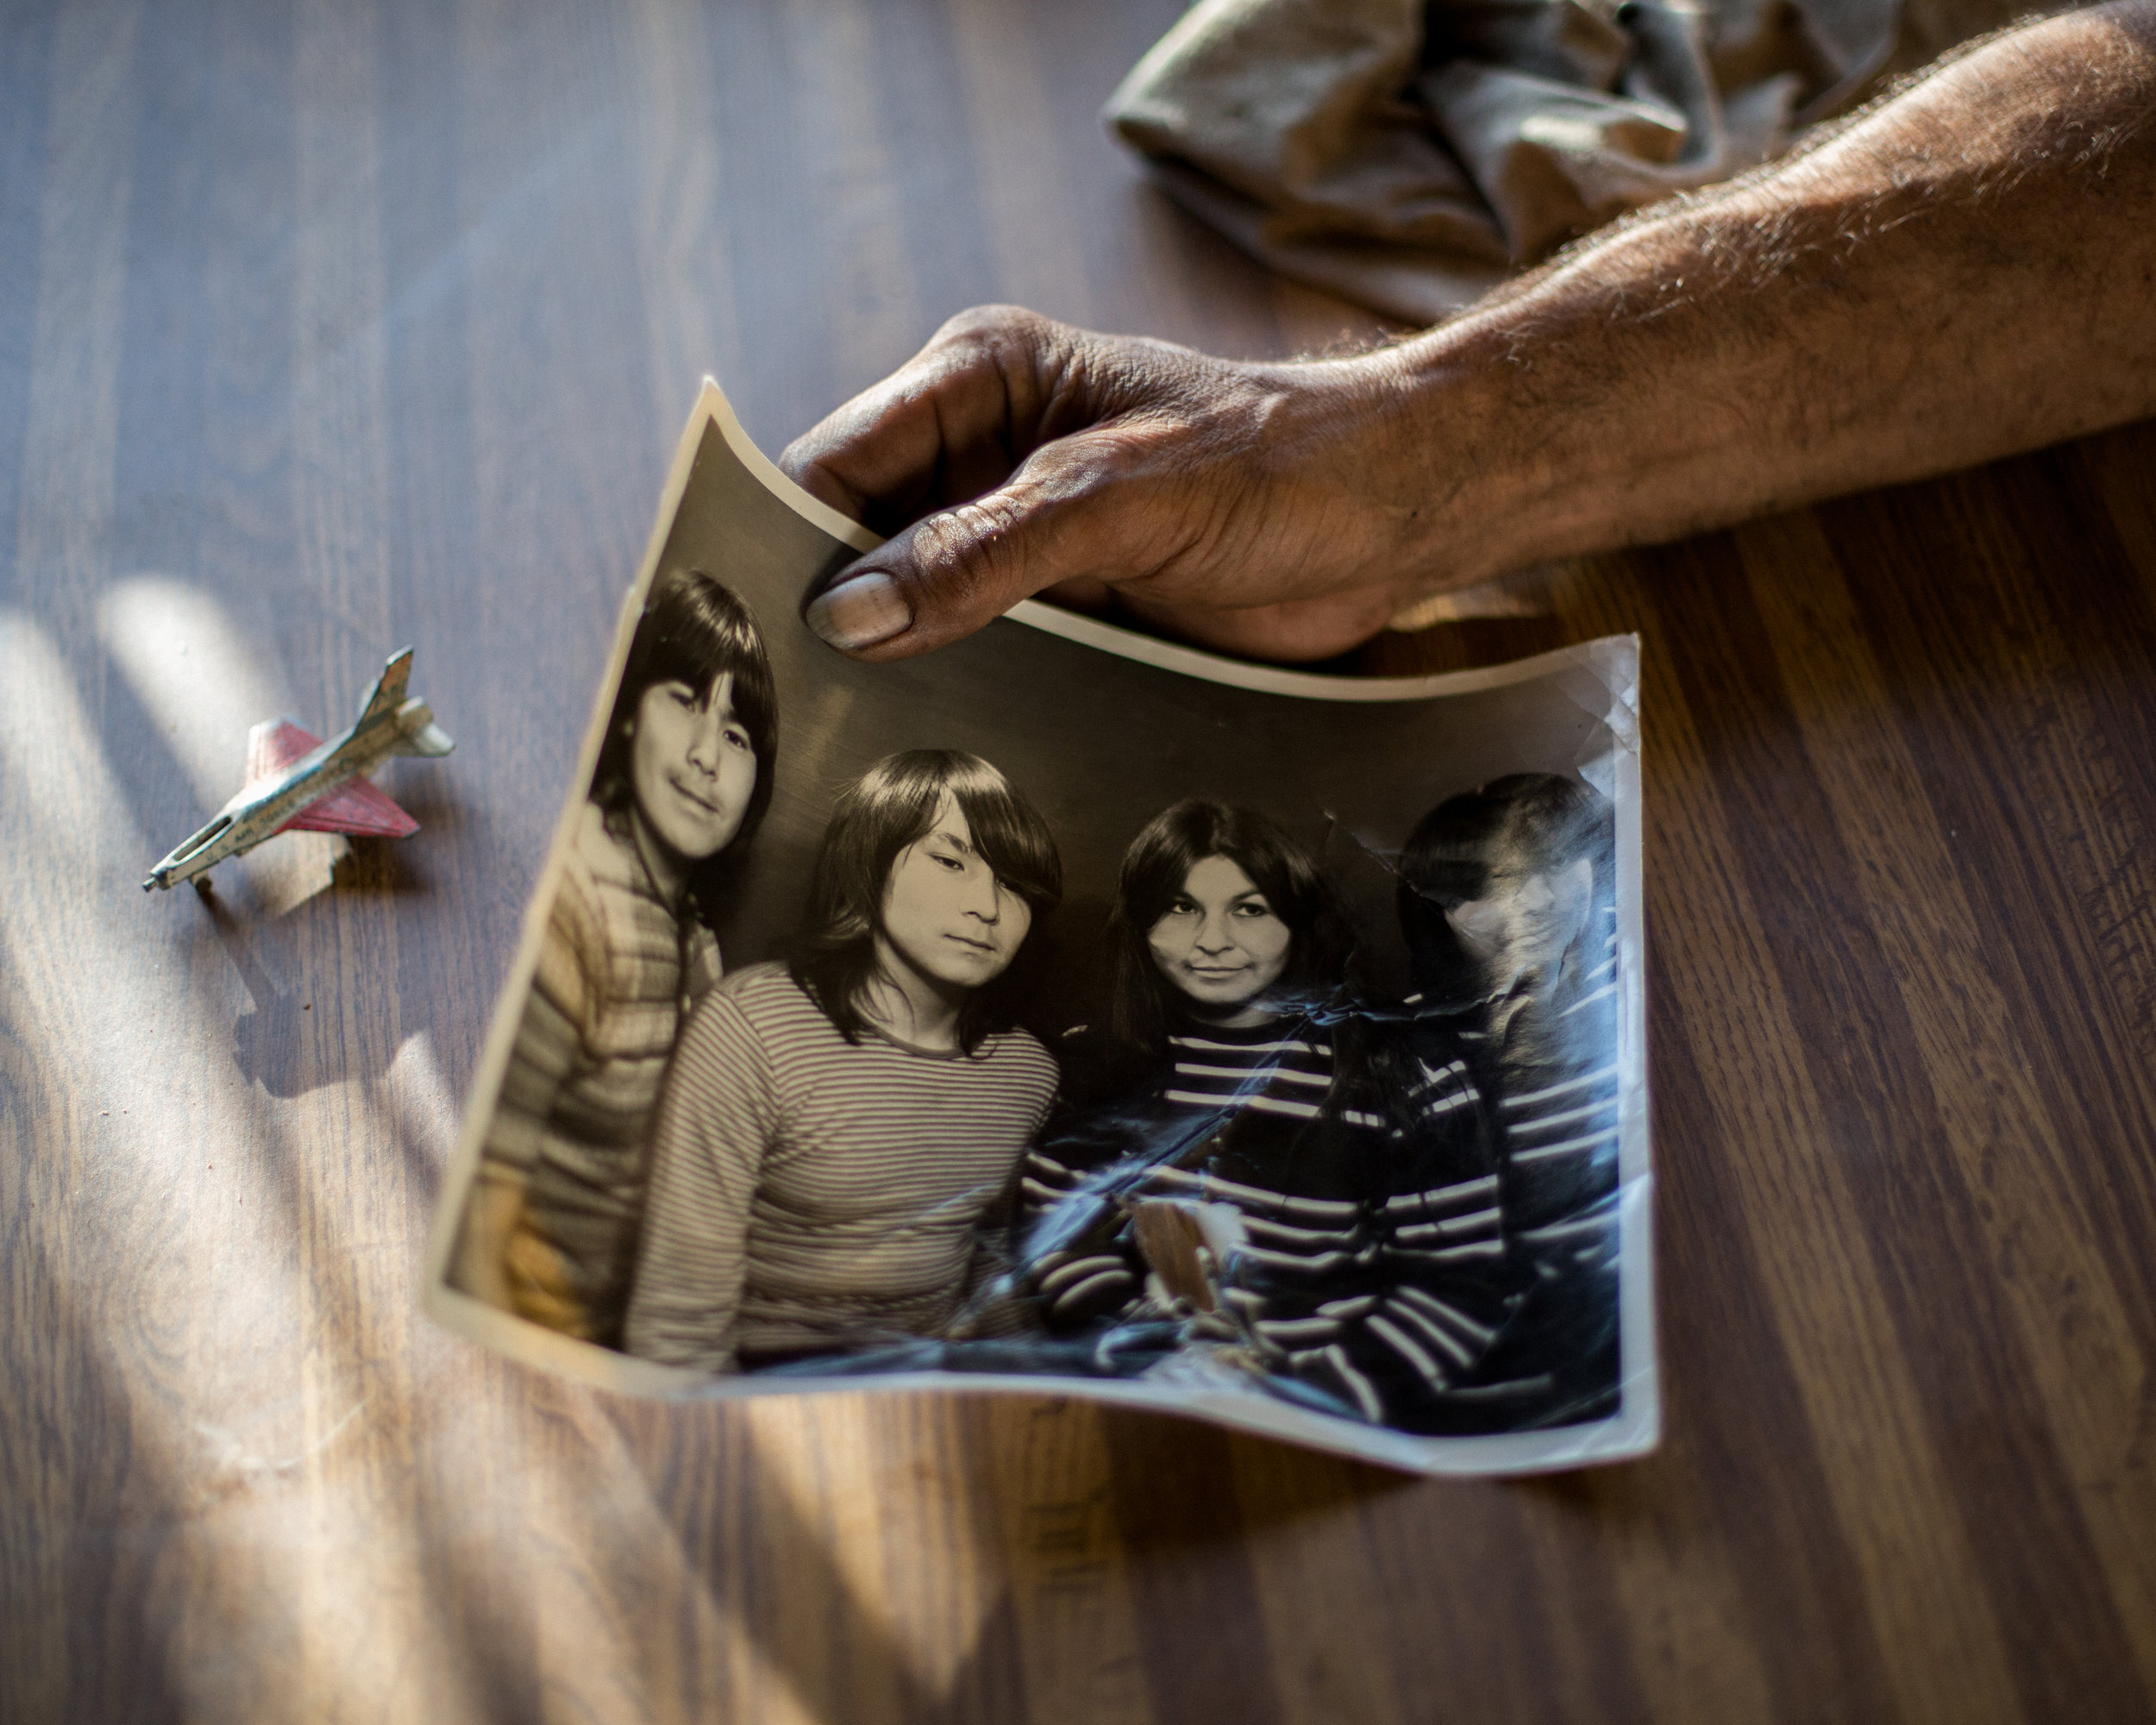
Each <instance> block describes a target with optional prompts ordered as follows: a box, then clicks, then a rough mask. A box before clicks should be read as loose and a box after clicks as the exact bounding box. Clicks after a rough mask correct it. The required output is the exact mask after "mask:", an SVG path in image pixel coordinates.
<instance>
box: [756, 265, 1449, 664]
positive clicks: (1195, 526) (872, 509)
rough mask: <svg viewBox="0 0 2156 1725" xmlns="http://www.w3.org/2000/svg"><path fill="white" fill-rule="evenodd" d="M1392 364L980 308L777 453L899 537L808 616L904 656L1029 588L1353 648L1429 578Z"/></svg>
mask: <svg viewBox="0 0 2156 1725" xmlns="http://www.w3.org/2000/svg"><path fill="white" fill-rule="evenodd" d="M1387 357H1388V356H1387V355H1386V354H1383V353H1378V354H1363V355H1359V356H1357V357H1356V358H1354V359H1350V360H1335V361H1313V362H1289V363H1246V362H1238V361H1228V360H1219V359H1213V358H1209V357H1207V356H1206V355H1205V354H1198V353H1194V352H1192V351H1191V350H1190V349H1188V348H1180V347H1176V346H1175V345H1173V344H1171V343H1169V342H1156V341H1147V340H1141V339H1138V338H1134V337H1128V336H1099V335H1094V334H1093V333H1091V332H1089V331H1087V330H1083V329H1074V328H1072V327H1071V326H1070V325H1069V324H1064V323H1054V322H1052V321H1050V319H1048V318H1045V317H1038V316H1036V315H1035V314H1034V313H1032V312H1030V311H1022V310H1019V309H1018V308H1016V307H1012V306H988V307H983V308H980V309H977V310H975V311H968V312H965V313H963V314H962V315H961V316H959V317H955V318H953V319H952V320H951V321H950V323H946V324H945V325H944V326H943V329H940V330H939V331H937V335H936V336H935V338H934V339H933V340H932V341H931V342H929V344H928V345H927V346H926V347H925V348H923V349H922V350H921V351H920V353H919V354H916V355H915V356H914V358H913V359H912V360H911V361H908V362H907V363H906V365H905V366H903V367H900V368H899V371H897V372H896V373H893V375H892V376H891V377H889V378H887V379H886V380H884V381H883V382H881V383H880V384H878V385H876V386H874V388H872V389H870V390H868V391H866V392H863V393H862V394H861V395H859V396H856V398H854V399H853V400H852V401H849V402H848V403H847V404H846V405H844V406H843V407H842V408H840V409H839V410H838V411H837V412H835V413H833V414H832V415H831V416H830V417H829V418H827V419H825V420H824V423H822V424H820V425H818V426H817V427H816V428H815V429H814V430H812V431H810V432H809V433H808V434H807V435H806V436H803V437H801V438H799V440H798V441H796V442H794V443H793V445H792V446H791V447H789V448H788V449H787V451H786V454H785V455H784V456H783V457H782V458H781V461H780V465H781V466H782V467H784V468H785V469H786V471H787V474H789V475H790V476H791V477H792V478H793V479H794V480H796V481H797V482H799V484H800V485H801V486H803V487H804V488H805V489H806V490H807V491H808V492H811V493H812V495H814V496H815V497H817V498H818V499H822V500H823V501H824V502H825V503H828V504H830V505H831V506H832V507H833V508H836V509H837V510H839V511H843V513H845V514H847V515H849V516H851V517H854V518H856V519H857V520H861V521H863V522H864V523H866V524H868V525H869V526H871V527H874V528H875V529H877V530H879V531H884V532H890V533H892V534H893V537H892V539H891V540H890V542H889V543H887V544H886V545H884V546H882V547H881V548H880V549H877V550H874V551H872V552H869V553H868V554H867V555H865V556H862V557H861V558H859V559H858V560H856V561H855V562H853V563H851V564H849V566H848V567H846V568H843V569H842V570H840V571H839V572H838V574H837V575H836V576H835V577H834V578H833V579H832V580H831V581H830V584H829V585H828V586H826V587H825V588H824V592H823V593H821V594H819V595H818V597H817V598H816V599H814V600H813V601H812V603H811V605H809V608H808V621H809V623H810V624H811V625H812V627H813V628H814V629H815V630H817V632H818V634H820V635H822V636H823V637H824V639H826V640H827V641H830V643H832V644H833V645H834V646H837V647H840V648H842V649H845V650H846V651H848V652H850V653H853V654H854V655H856V656H857V657H860V658H862V659H868V660H884V659H898V658H905V657H907V656H910V655H913V654H916V653H923V652H926V651H928V650H929V649H931V648H934V647H939V646H942V645H943V644H944V643H946V642H950V641H953V640H956V639H957V638H959V637H962V636H965V635H968V634H971V633H972V632H973V631H974V630H976V629H979V628H981V626H982V625H983V624H986V623H987V622H988V621H989V620H990V619H991V618H995V617H998V616H1000V615H1001V614H1002V613H1003V612H1005V611H1007V610H1008V609H1009V608H1010V607H1011V606H1012V605H1015V604H1016V603H1017V602H1018V600H1020V599H1025V598H1027V597H1029V596H1031V595H1032V594H1034V593H1050V594H1051V595H1052V596H1054V597H1056V598H1059V599H1066V600H1068V601H1069V602H1071V603H1073V604H1075V605H1078V606H1080V607H1081V608H1085V607H1087V606H1089V605H1100V603H1102V602H1104V601H1105V600H1106V599H1108V598H1110V596H1112V597H1113V598H1114V599H1116V600H1118V601H1119V602H1120V603H1121V604H1122V605H1124V606H1125V607H1127V608H1128V609H1129V610H1130V611H1131V612H1135V613H1137V614H1138V616H1140V617H1142V618H1146V619H1148V620H1149V621H1151V622H1154V623H1156V624H1160V625H1162V626H1163V627H1165V628H1167V629H1169V630H1173V631H1174V632H1175V633H1177V634H1180V635H1183V636H1186V637H1190V638H1192V639H1194V640H1196V641H1199V642H1201V643H1206V644H1207V645H1210V646H1213V647H1219V648H1222V649H1227V650H1229V651H1232V652H1237V653H1244V654H1249V655H1253V656H1257V657H1263V658H1274V659H1290V660H1292V659H1317V658H1324V657H1326V656H1328V655H1332V654H1334V653H1338V652H1341V651H1343V650H1344V649H1347V648H1349V647H1351V646H1354V645H1355V644H1357V643H1359V642H1361V641H1363V640H1365V639H1367V638H1368V637H1370V636H1371V635H1374V634H1376V632H1377V631H1378V630H1380V629H1382V628H1383V627H1384V625H1385V624H1386V622H1387V621H1388V619H1389V618H1391V617H1392V616H1393V615H1394V614H1395V612H1396V611H1397V610H1398V609H1399V608H1400V607H1401V605H1402V604H1404V603H1405V602H1406V601H1407V599H1409V598H1410V597H1411V596H1412V595H1413V593H1414V592H1415V591H1417V590H1418V578H1419V577H1421V578H1423V580H1422V581H1421V584H1420V590H1427V587H1428V586H1429V585H1430V583H1429V582H1428V580H1427V577H1428V575H1429V574H1430V570H1429V555H1428V551H1427V546H1428V544H1429V543H1430V542H1431V540H1432V515H1433V511H1432V508H1431V506H1430V505H1431V501H1432V499H1430V497H1429V496H1428V494H1427V487H1428V485H1429V483H1430V480H1429V477H1428V476H1429V474H1430V473H1431V472H1432V452H1430V451H1428V450H1427V449H1426V447H1425V446H1424V445H1425V442H1426V440H1423V439H1420V438H1419V437H1418V436H1416V434H1415V433H1414V430H1413V426H1412V423H1410V421H1411V416H1410V413H1409V411H1408V404H1407V397H1408V391H1407V387H1406V386H1405V384H1404V381H1403V374H1402V373H1401V372H1400V371H1399V369H1398V368H1396V367H1388V364H1387V363H1386V361H1387ZM917 517H918V518H917ZM1470 578H1471V575H1470V574H1466V573H1462V574H1458V575H1457V576H1456V577H1455V578H1454V581H1453V582H1447V583H1446V584H1454V583H1455V582H1457V580H1465V579H1470Z"/></svg>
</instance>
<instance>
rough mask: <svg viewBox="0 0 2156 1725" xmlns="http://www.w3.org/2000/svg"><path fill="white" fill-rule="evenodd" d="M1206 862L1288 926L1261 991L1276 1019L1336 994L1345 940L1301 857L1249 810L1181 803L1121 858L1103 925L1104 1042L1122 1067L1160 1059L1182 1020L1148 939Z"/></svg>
mask: <svg viewBox="0 0 2156 1725" xmlns="http://www.w3.org/2000/svg"><path fill="white" fill-rule="evenodd" d="M1208 856H1225V858H1227V860H1228V861H1229V862H1232V863H1234V864H1235V866H1236V867H1237V868H1238V869H1241V870H1242V871H1243V872H1244V874H1245V875H1249V876H1250V884H1251V885H1252V886H1254V887H1256V888H1257V889H1258V891H1259V892H1261V893H1263V894H1264V895H1265V902H1266V903H1267V904H1268V905H1269V906H1271V907H1272V912H1273V914H1274V915H1275V916H1276V917H1278V918H1279V919H1281V921H1282V922H1283V923H1285V924H1286V925H1288V937H1289V941H1288V962H1287V963H1286V965H1285V966H1284V967H1283V968H1282V970H1281V974H1280V980H1279V981H1278V982H1275V984H1274V985H1273V987H1272V988H1270V989H1269V990H1268V993H1269V994H1270V995H1271V996H1272V998H1273V999H1274V1000H1275V1001H1276V1002H1277V1003H1278V1004H1279V1007H1280V1010H1281V1011H1282V1013H1283V1014H1292V1013H1295V1012H1297V1011H1298V1010H1300V1011H1304V1012H1309V1011H1313V1010H1318V1009H1322V1008H1323V1007H1325V1006H1326V1004H1327V1003H1328V1002H1332V1001H1334V1000H1337V999H1338V997H1339V996H1340V995H1341V994H1342V992H1343V990H1344V987H1345V983H1346V973H1347V969H1348V963H1349V961H1350V958H1351V956H1352V954H1353V951H1354V947H1355V941H1354V937H1353V935H1352V933H1351V931H1350V929H1349V925H1348V921H1347V918H1346V916H1345V915H1344V913H1342V911H1341V909H1340V902H1339V900H1338V898H1337V897H1336V896H1335V895H1334V894H1333V891H1332V887H1331V886H1329V885H1328V884H1327V883H1326V878H1325V876H1324V875H1321V874H1319V872H1318V865H1317V864H1316V863H1314V862H1312V861H1311V860H1310V856H1309V855H1308V853H1307V852H1306V851H1305V850H1303V848H1302V847H1301V846H1300V845H1299V844H1296V843H1295V841H1294V839H1292V838H1290V837H1288V835H1287V834H1286V833H1284V832H1282V831H1281V830H1280V828H1279V827H1278V826H1276V825H1274V824H1273V822H1272V821H1270V820H1269V819H1267V818H1266V817H1265V816H1264V815H1262V814H1260V813H1259V812H1257V810H1256V809H1250V808H1231V807H1230V806H1227V805H1226V804H1225V803H1216V802H1207V801H1206V800H1203V799H1202V798H1199V797H1187V798H1185V799H1184V800H1182V801H1181V802H1179V803H1175V804H1173V805H1171V806H1169V807H1167V808H1164V809H1163V810H1162V811H1161V812H1159V813H1158V814H1156V815H1155V816H1154V817H1153V819H1151V820H1150V821H1148V822H1147V823H1146V825H1145V827H1144V831H1141V832H1140V833H1139V834H1138V837H1136V838H1134V839H1132V840H1131V845H1130V849H1129V850H1125V852H1124V853H1123V871H1122V875H1121V876H1120V878H1119V881H1118V882H1117V886H1116V895H1115V909H1114V911H1113V913H1112V914H1111V915H1110V916H1109V918H1108V946H1109V952H1110V960H1109V962H1110V966H1111V969H1110V980H1109V988H1110V997H1109V1004H1108V1037H1109V1040H1110V1044H1111V1045H1112V1048H1113V1050H1114V1051H1115V1053H1116V1055H1117V1056H1118V1057H1119V1059H1120V1060H1121V1061H1122V1062H1124V1063H1157V1062H1158V1061H1160V1060H1162V1059H1163V1058H1164V1057H1166V1055H1167V1052H1168V1037H1169V1030H1170V1028H1171V1026H1175V1024H1177V1023H1179V1022H1180V1021H1181V1020H1182V1019H1183V1018H1184V1017H1185V1016H1186V1013H1185V1009H1184V1007H1183V1006H1182V1004H1181V1000H1182V996H1181V991H1180V990H1179V989H1177V988H1176V987H1175V984H1174V983H1173V982H1169V980H1168V979H1167V978H1166V977H1165V976H1163V975H1161V971H1160V966H1159V965H1157V964H1156V963H1154V962H1153V952H1152V948H1151V946H1150V944H1149V943H1148V940H1147V937H1148V936H1149V935H1150V933H1151V932H1152V930H1153V925H1155V924H1156V923H1157V922H1158V921H1159V920H1160V919H1162V918H1163V916H1165V915H1167V914H1168V909H1169V906H1171V905H1172V904H1174V903H1175V900H1176V899H1177V898H1178V897H1180V896H1181V894H1182V891H1183V887H1184V883H1185V882H1187V881H1188V880H1189V878H1190V871H1191V870H1192V869H1194V868H1195V867H1197V865H1198V864H1199V863H1200V862H1204V861H1205V860H1206V857H1208Z"/></svg>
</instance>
